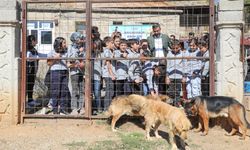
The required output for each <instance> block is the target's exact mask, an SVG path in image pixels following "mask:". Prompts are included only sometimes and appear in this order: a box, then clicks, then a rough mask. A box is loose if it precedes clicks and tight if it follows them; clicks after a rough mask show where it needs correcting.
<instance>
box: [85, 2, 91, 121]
mask: <svg viewBox="0 0 250 150" xmlns="http://www.w3.org/2000/svg"><path fill="white" fill-rule="evenodd" d="M91 19H92V3H91V1H90V0H88V1H87V2H86V61H85V87H87V88H85V95H84V100H85V112H86V114H85V115H86V117H88V118H90V117H91V114H92V98H91V97H92V96H91V90H92V88H91V86H92V85H91V60H90V58H91V43H92V39H91V37H92V36H91V34H92V29H91V26H92V22H91Z"/></svg>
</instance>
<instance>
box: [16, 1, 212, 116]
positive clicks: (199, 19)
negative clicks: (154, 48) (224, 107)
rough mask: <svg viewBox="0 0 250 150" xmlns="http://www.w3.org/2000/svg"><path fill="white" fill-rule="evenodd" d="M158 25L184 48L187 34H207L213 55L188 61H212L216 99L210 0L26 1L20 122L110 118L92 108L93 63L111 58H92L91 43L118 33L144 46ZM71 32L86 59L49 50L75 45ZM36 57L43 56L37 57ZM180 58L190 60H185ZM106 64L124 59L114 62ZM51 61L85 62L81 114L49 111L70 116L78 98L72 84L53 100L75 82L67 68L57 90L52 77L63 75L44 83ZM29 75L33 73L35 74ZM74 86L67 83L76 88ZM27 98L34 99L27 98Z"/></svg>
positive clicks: (23, 19) (24, 8)
mask: <svg viewBox="0 0 250 150" xmlns="http://www.w3.org/2000/svg"><path fill="white" fill-rule="evenodd" d="M154 25H160V29H161V31H160V32H162V33H164V34H166V35H168V36H170V37H171V40H175V39H179V41H181V42H182V44H184V43H185V41H188V34H189V33H190V34H189V35H193V33H194V35H195V36H197V37H198V36H199V37H205V36H206V40H207V41H209V50H210V52H209V57H196V56H195V57H188V58H189V59H197V60H204V59H206V60H209V64H210V65H209V66H210V69H209V70H210V71H209V77H210V78H209V86H210V89H209V93H210V95H214V66H215V65H214V34H211V33H214V2H213V0H210V2H209V3H208V2H207V1H206V0H204V1H192V2H190V1H187V2H186V3H184V4H180V3H179V2H178V1H175V0H169V1H166V0H24V1H23V2H22V83H21V106H20V107H19V108H20V110H21V115H20V117H21V118H22V120H23V119H24V118H30V117H32V118H86V119H92V118H106V117H105V116H103V115H102V114H98V115H96V114H95V115H93V110H95V109H97V108H94V109H93V106H92V103H93V97H95V96H96V95H94V94H93V93H94V91H93V90H92V89H93V87H92V86H93V78H94V73H93V63H95V62H96V61H105V60H107V58H103V57H101V58H97V57H93V52H92V49H93V46H94V45H95V44H94V40H93V39H95V38H101V39H103V38H104V37H107V36H112V34H113V36H114V34H116V33H120V34H122V38H123V39H125V40H128V39H136V40H138V42H140V44H141V43H142V42H143V41H141V40H142V39H147V37H149V36H150V35H151V34H152V33H153V32H152V26H154ZM72 33H80V35H79V38H80V39H81V40H82V47H84V50H85V57H74V58H73V57H64V56H62V55H61V54H60V55H56V54H55V55H53V54H51V50H53V49H54V46H55V45H54V44H55V39H56V38H57V37H63V39H64V40H66V42H67V45H68V47H69V46H70V45H71V44H72V42H73V41H72V39H71V38H72V37H73V34H72ZM209 33H210V34H209ZM28 35H33V36H34V37H35V38H36V41H37V44H36V45H35V46H34V47H33V48H35V49H36V50H37V51H36V52H35V53H34V54H32V52H33V51H32V50H28V49H29V48H28V46H30V45H28V44H27V43H29V40H31V39H28V38H31V37H28ZM208 35H209V36H208ZM27 37H28V38H27ZM70 41H72V42H70ZM128 41H129V40H128ZM29 44H31V43H29ZM93 44H94V45H93ZM138 44H139V43H138ZM148 44H149V43H148ZM182 47H183V48H184V47H185V45H182ZM27 51H31V54H32V55H31V57H29V56H28V55H27ZM38 54H40V55H39V57H38ZM43 54H44V55H43ZM33 55H35V57H32V56H33ZM135 59H137V60H139V58H127V59H126V60H135ZM174 59H176V58H174V57H166V56H164V57H162V56H160V55H159V56H157V57H153V56H152V55H151V56H150V57H148V58H146V60H152V61H153V60H166V61H168V60H174ZM177 59H187V57H181V58H177ZM108 60H110V61H112V60H125V59H124V58H110V59H108ZM38 61H39V64H38ZM51 61H53V63H54V64H55V63H56V62H66V63H65V64H66V65H68V62H69V64H70V65H72V64H71V63H72V62H73V64H74V65H75V62H77V63H79V64H80V62H84V70H83V74H82V78H83V79H84V80H83V81H84V82H82V83H83V84H84V86H83V87H81V88H82V89H84V91H83V93H82V94H83V95H81V93H80V97H81V98H78V100H79V99H84V101H83V102H84V111H85V113H84V114H83V115H79V114H78V115H76V114H73V115H70V114H68V113H64V112H62V114H61V115H60V114H59V113H60V112H59V113H55V114H53V110H51V108H48V105H50V103H52V104H53V105H57V107H59V108H58V110H59V109H61V108H62V107H65V109H70V110H69V113H70V112H71V111H72V109H71V106H72V103H71V104H69V105H68V102H67V98H68V99H70V97H71V99H72V97H74V95H73V96H72V90H73V87H72V85H71V86H68V89H66V90H65V89H64V90H62V91H61V92H59V95H60V96H62V95H63V96H62V97H64V98H65V99H66V100H65V101H64V100H60V101H58V100H55V99H51V93H53V92H56V91H57V92H58V90H60V89H61V88H67V87H62V84H65V83H66V82H68V80H69V81H71V82H73V81H72V76H71V73H72V72H70V71H68V70H67V71H66V70H64V71H66V72H65V74H64V75H65V78H63V77H62V80H63V81H62V82H60V83H61V84H59V85H60V86H59V85H58V86H59V87H57V86H55V85H56V83H55V82H54V84H53V83H52V82H53V80H54V79H55V80H56V79H58V78H60V79H61V76H60V77H58V78H55V77H53V75H48V76H49V78H47V79H50V80H51V81H50V82H49V85H50V87H48V86H47V85H46V83H47V82H48V81H47V79H46V76H47V74H48V70H53V69H51V66H48V65H47V64H48V63H49V62H51ZM31 62H32V63H33V65H37V66H38V68H36V67H35V68H32V65H31V64H32V63H31ZM36 63H37V64H36ZM79 64H78V65H79ZM30 66H31V68H30ZM66 68H67V67H66ZM32 69H34V70H33V72H32V71H31V70H32ZM67 69H68V68H67ZM29 71H31V73H30V72H29ZM53 71H55V70H53ZM53 71H52V72H53ZM62 72H63V71H62V70H61V72H60V73H59V74H60V75H62V76H64V75H63V73H62ZM164 72H165V70H164ZM32 73H33V74H32ZM53 73H54V72H53ZM53 73H52V74H53ZM50 74H51V72H50ZM68 77H69V78H68ZM32 78H34V79H32ZM64 79H65V80H64ZM71 82H69V83H70V84H72V83H71ZM70 84H69V85H70ZM105 84H106V85H105ZM123 84H124V83H123ZM32 85H33V86H32ZM102 85H103V86H102V87H105V86H106V88H107V85H108V84H107V83H105V82H103V84H102ZM104 85H105V86H104ZM49 88H58V89H54V91H53V90H52V92H51V93H50V92H49V94H50V95H49V96H48V91H50V89H49ZM29 90H30V91H29ZM99 90H100V92H101V93H100V94H101V96H103V94H106V93H107V91H108V90H107V89H106V91H105V88H101V89H99ZM184 91H185V90H184ZM67 92H68V95H67ZM29 94H30V95H31V96H28V95H29ZM57 94H58V93H57ZM65 94H66V95H65ZM125 94H126V93H125ZM52 95H53V94H52ZM78 96H79V94H78ZM74 98H75V97H74ZM34 99H36V100H34ZM58 103H60V104H58ZM78 103H81V102H78ZM78 103H77V105H78ZM79 105H80V104H79ZM81 106H83V105H81ZM94 106H96V104H94ZM50 107H51V106H50ZM53 107H54V106H52V108H53ZM60 107H61V108H60ZM80 109H82V110H83V108H79V110H77V111H78V113H79V112H80ZM65 114H66V115H65Z"/></svg>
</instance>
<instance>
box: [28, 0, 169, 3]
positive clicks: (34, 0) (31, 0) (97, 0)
mask: <svg viewBox="0 0 250 150" xmlns="http://www.w3.org/2000/svg"><path fill="white" fill-rule="evenodd" d="M88 1H90V2H91V3H126V2H164V1H165V0H26V2H27V3H77V2H88Z"/></svg>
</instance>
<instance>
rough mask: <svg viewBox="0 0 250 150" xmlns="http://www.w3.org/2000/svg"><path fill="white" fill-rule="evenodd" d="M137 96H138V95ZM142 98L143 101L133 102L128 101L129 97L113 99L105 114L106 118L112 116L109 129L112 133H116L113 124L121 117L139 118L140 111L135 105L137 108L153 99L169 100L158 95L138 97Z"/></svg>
mask: <svg viewBox="0 0 250 150" xmlns="http://www.w3.org/2000/svg"><path fill="white" fill-rule="evenodd" d="M138 96H139V95H138ZM140 97H143V99H140V98H139V99H136V100H135V101H131V100H130V99H129V96H126V95H122V96H117V97H115V98H114V99H113V100H112V102H111V104H110V106H109V109H108V111H107V113H106V115H107V116H112V121H111V129H112V131H116V129H115V124H116V122H117V120H118V119H119V118H120V117H121V116H123V115H128V116H139V113H138V110H140V108H139V107H137V106H136V104H137V105H138V106H139V105H141V103H144V102H145V100H147V99H148V98H150V99H153V100H156V101H157V100H158V101H168V100H169V99H170V98H169V97H168V96H167V95H159V96H156V97H155V96H151V95H149V96H146V97H144V96H140ZM132 105H133V108H132Z"/></svg>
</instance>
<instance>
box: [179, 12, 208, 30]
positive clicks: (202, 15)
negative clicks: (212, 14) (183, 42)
mask: <svg viewBox="0 0 250 150" xmlns="http://www.w3.org/2000/svg"><path fill="white" fill-rule="evenodd" d="M208 25H209V9H208V8H189V9H184V10H183V14H181V15H180V26H181V27H199V26H208Z"/></svg>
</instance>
